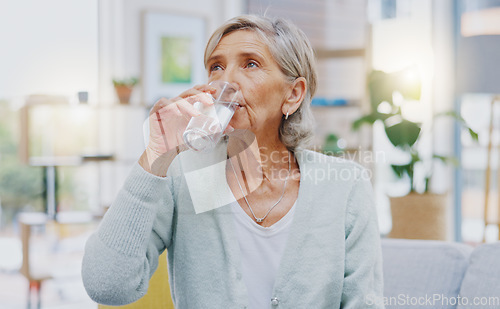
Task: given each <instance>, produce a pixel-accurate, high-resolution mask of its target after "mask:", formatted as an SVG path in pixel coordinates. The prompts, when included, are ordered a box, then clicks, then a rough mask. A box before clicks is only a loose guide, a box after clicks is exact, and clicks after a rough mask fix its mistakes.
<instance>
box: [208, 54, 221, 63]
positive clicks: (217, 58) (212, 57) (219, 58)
mask: <svg viewBox="0 0 500 309" xmlns="http://www.w3.org/2000/svg"><path fill="white" fill-rule="evenodd" d="M222 59H224V56H223V55H213V56H210V58H208V60H207V63H211V62H216V61H221V60H222Z"/></svg>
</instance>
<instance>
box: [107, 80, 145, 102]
mask: <svg viewBox="0 0 500 309" xmlns="http://www.w3.org/2000/svg"><path fill="white" fill-rule="evenodd" d="M138 83H139V79H138V78H137V77H131V78H126V79H116V78H115V79H113V86H114V87H115V91H116V95H117V96H118V99H119V101H120V103H121V104H128V103H129V102H130V96H131V95H132V91H133V90H134V87H135V86H136V85H137V84H138Z"/></svg>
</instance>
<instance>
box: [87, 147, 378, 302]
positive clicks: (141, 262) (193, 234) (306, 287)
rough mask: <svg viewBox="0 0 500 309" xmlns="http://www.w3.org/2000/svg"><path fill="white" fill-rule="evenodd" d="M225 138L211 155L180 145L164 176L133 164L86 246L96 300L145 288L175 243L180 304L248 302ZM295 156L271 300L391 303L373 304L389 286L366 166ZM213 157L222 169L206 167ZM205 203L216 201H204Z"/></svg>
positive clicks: (171, 263)
mask: <svg viewBox="0 0 500 309" xmlns="http://www.w3.org/2000/svg"><path fill="white" fill-rule="evenodd" d="M220 144H221V146H219V147H217V149H216V150H215V151H214V152H213V153H212V155H208V156H207V155H204V156H203V157H201V156H199V155H198V154H196V153H194V152H191V151H186V152H183V153H181V154H180V155H179V156H177V158H176V159H175V160H174V162H173V163H172V165H171V167H170V169H169V173H168V175H167V177H165V178H160V177H156V176H153V175H152V174H149V173H147V172H145V171H144V170H143V169H142V168H141V167H140V166H139V165H138V164H137V165H135V166H134V167H133V169H132V171H131V173H130V175H129V176H128V178H127V180H126V182H125V184H124V186H123V188H122V189H121V191H120V193H119V194H118V196H117V198H116V200H115V202H114V204H113V205H112V207H111V208H110V209H109V211H108V212H107V213H106V215H105V217H104V218H103V220H102V222H101V224H100V226H99V229H98V230H97V232H96V233H94V234H93V235H92V236H91V237H90V239H89V240H88V242H87V245H86V249H85V256H84V259H83V269H82V275H83V282H84V285H85V288H86V290H87V293H88V294H89V296H90V297H91V298H92V299H93V300H95V301H96V302H98V303H102V304H109V305H121V304H127V303H131V302H134V301H136V300H137V299H139V298H140V297H142V296H143V295H144V294H145V293H146V291H147V289H148V283H149V278H150V276H151V275H152V274H153V272H154V271H155V269H156V267H157V265H158V256H159V255H160V254H161V253H162V252H163V250H165V249H167V251H168V270H169V280H170V288H171V295H172V298H173V301H174V304H175V306H176V308H178V309H197V308H204V309H205V308H214V309H221V308H224V309H225V308H231V309H232V308H246V307H247V306H248V301H247V293H246V287H245V285H244V283H243V281H242V274H241V269H240V266H239V265H240V264H239V261H240V256H239V254H240V250H239V245H238V241H237V239H236V236H235V234H234V226H233V225H234V222H233V217H232V216H233V214H232V211H231V209H230V208H229V207H230V206H229V205H227V202H228V200H227V199H226V198H227V194H228V192H229V191H228V190H229V188H228V185H227V182H226V181H225V176H224V175H225V174H224V166H225V163H224V162H225V158H226V149H227V145H226V144H225V143H220ZM295 155H296V157H297V160H298V164H299V167H300V172H301V178H300V187H299V195H298V200H297V204H296V212H295V214H294V218H293V222H292V226H291V230H290V235H289V238H288V240H287V244H286V248H285V251H284V254H283V258H282V261H281V264H280V266H279V270H278V273H277V277H276V281H275V286H274V289H273V293H272V295H273V298H275V299H274V301H273V302H271V299H270V300H269V308H356V309H357V308H383V305H381V304H375V305H371V304H372V303H373V299H380V298H381V297H382V293H383V280H382V265H381V263H382V260H381V249H380V238H379V231H378V225H377V215H376V211H375V207H374V201H373V197H372V189H371V184H370V182H369V180H368V179H367V177H366V174H364V173H363V171H364V170H363V168H362V167H360V166H359V165H357V164H355V163H352V162H349V161H345V160H341V159H338V158H333V157H327V156H324V155H322V154H319V153H315V152H312V151H308V150H302V149H298V150H297V151H296V152H295ZM221 158H222V160H221ZM217 159H218V162H221V163H220V164H217ZM207 160H208V161H210V160H214V161H212V162H210V163H209V164H208V165H211V166H212V167H214V168H213V169H208V170H207V169H205V170H201V169H200V168H201V167H202V166H203V165H204V166H208V165H207ZM202 161H203V163H201V162H202ZM197 164H198V165H197ZM186 168H190V170H191V171H186ZM199 171H203V172H201V173H198V174H197V172H199ZM186 175H187V176H186ZM193 175H194V176H195V177H193ZM200 175H201V176H200ZM210 177H212V178H210ZM190 179H191V180H190ZM193 179H194V180H193ZM210 179H211V180H210ZM207 180H208V181H207ZM193 182H194V183H193ZM197 187H198V188H200V187H202V188H203V190H197V189H196V188H197ZM207 188H208V189H207ZM190 193H191V194H190ZM193 201H194V202H193ZM202 202H203V203H202ZM200 203H202V204H204V205H209V206H208V208H206V209H201V210H200V207H203V205H199V204H200ZM221 205H224V206H221ZM195 209H196V211H195ZM210 209H211V210H210ZM367 299H369V300H371V301H368V302H367Z"/></svg>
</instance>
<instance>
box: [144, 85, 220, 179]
mask: <svg viewBox="0 0 500 309" xmlns="http://www.w3.org/2000/svg"><path fill="white" fill-rule="evenodd" d="M215 91H216V89H215V88H213V87H211V86H209V85H198V86H195V87H193V88H191V89H188V90H186V91H185V92H183V93H181V94H180V95H179V96H178V97H175V98H173V99H165V98H162V99H160V100H158V101H157V102H156V103H155V105H154V106H153V108H152V109H151V112H150V113H149V143H148V146H147V147H146V150H145V151H144V153H143V155H142V156H141V159H140V160H139V164H141V166H142V167H143V168H144V169H145V170H146V171H148V172H150V173H152V174H155V175H158V176H165V175H164V172H166V169H168V166H169V165H170V162H172V160H173V158H175V156H176V155H177V154H178V153H179V152H180V151H183V150H185V149H186V147H184V141H183V139H182V134H183V133H184V131H185V129H186V126H187V124H188V122H189V120H190V119H191V117H196V116H199V115H200V112H199V111H198V110H197V109H196V108H195V107H194V106H193V104H194V103H195V102H201V103H203V104H207V105H210V104H213V100H212V96H211V94H212V93H214V92H215ZM169 154H170V155H169ZM157 160H162V161H165V162H157ZM159 163H161V164H159ZM153 164H155V166H161V167H162V168H161V171H160V170H154V169H153ZM156 169H157V168H156Z"/></svg>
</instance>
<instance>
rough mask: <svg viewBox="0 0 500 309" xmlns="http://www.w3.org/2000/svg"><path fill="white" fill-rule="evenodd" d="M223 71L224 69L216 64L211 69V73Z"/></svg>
mask: <svg viewBox="0 0 500 309" xmlns="http://www.w3.org/2000/svg"><path fill="white" fill-rule="evenodd" d="M218 70H222V67H221V66H220V65H219V64H214V65H212V66H211V67H210V71H218Z"/></svg>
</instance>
